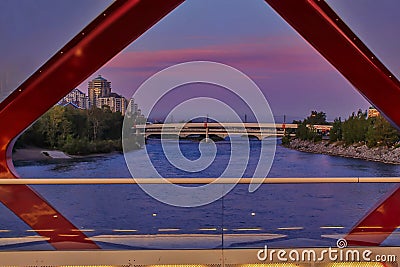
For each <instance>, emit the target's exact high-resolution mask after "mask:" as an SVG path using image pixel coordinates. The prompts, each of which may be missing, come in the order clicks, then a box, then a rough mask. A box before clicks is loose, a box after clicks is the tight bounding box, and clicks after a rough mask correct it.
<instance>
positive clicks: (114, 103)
mask: <svg viewBox="0 0 400 267" xmlns="http://www.w3.org/2000/svg"><path fill="white" fill-rule="evenodd" d="M96 106H97V107H98V108H104V107H105V106H108V107H109V108H110V110H111V111H112V112H121V113H122V114H123V115H124V114H125V111H126V107H127V101H126V99H125V97H123V96H120V95H119V94H116V93H111V94H110V95H108V96H106V97H99V98H98V99H97V103H96Z"/></svg>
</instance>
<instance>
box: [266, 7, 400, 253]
mask: <svg viewBox="0 0 400 267" xmlns="http://www.w3.org/2000/svg"><path fill="white" fill-rule="evenodd" d="M265 1H266V2H267V3H268V4H269V5H271V6H272V7H273V8H274V9H275V10H276V11H277V12H278V13H279V14H280V15H281V16H282V17H283V18H284V19H285V20H286V21H287V22H288V23H289V24H290V25H291V26H292V27H293V28H294V29H296V30H297V31H298V32H299V33H300V34H301V35H302V36H303V37H304V38H305V39H306V40H307V41H308V42H309V43H310V44H311V45H312V46H313V47H314V48H315V49H317V50H318V51H319V52H320V53H321V54H322V55H323V56H324V57H325V58H326V59H327V60H328V61H329V62H330V63H331V64H332V65H333V66H334V67H335V68H336V69H337V70H338V71H340V72H341V73H342V75H344V76H345V77H346V78H347V79H348V80H349V81H350V82H351V83H352V84H353V85H354V87H355V88H357V89H358V91H359V92H360V93H361V94H363V95H364V96H365V97H366V98H367V99H368V100H369V101H370V102H371V103H373V104H374V105H375V106H376V107H377V108H378V109H379V110H380V111H381V112H382V113H383V114H384V115H385V116H386V117H387V118H388V119H389V120H390V121H391V122H392V123H393V124H394V125H396V126H397V128H399V129H400V112H399V110H398V105H399V103H400V83H399V81H398V80H397V79H396V77H395V76H394V75H393V74H392V73H390V71H389V70H388V69H387V68H386V67H385V66H384V65H383V64H382V63H381V62H380V61H379V60H378V59H377V58H376V56H375V55H374V54H373V53H372V52H371V51H370V50H369V49H368V48H367V47H366V46H365V45H364V44H363V43H362V42H361V41H360V40H359V39H358V38H357V36H356V35H355V34H354V33H353V32H352V31H351V30H350V29H349V28H348V27H347V26H346V25H345V23H344V22H343V21H342V20H341V19H340V17H339V16H338V15H337V14H336V13H335V12H334V11H333V10H332V9H331V8H330V7H329V6H328V5H327V4H326V3H325V2H324V1H321V0H296V1H292V0H265ZM399 225H400V188H399V189H397V190H395V191H394V192H393V193H392V194H391V195H390V196H389V197H388V198H387V199H385V200H384V201H383V202H382V203H380V204H379V205H377V207H376V208H374V209H373V210H372V211H371V212H369V213H368V214H367V215H366V216H365V218H363V219H362V220H361V221H360V222H359V223H357V225H356V226H355V227H354V228H353V229H352V230H351V231H350V233H349V234H348V235H347V236H346V239H347V241H348V244H349V245H360V246H362V245H375V246H376V245H380V244H381V243H382V242H383V241H384V240H385V239H386V238H387V237H388V236H389V235H390V234H391V233H392V232H393V231H394V230H396V228H397V227H398V226H399Z"/></svg>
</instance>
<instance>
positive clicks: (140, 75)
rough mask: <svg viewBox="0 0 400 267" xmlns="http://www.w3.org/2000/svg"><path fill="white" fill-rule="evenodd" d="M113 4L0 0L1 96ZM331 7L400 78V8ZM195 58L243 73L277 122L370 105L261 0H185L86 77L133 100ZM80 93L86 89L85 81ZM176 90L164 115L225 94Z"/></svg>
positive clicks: (394, 2)
mask: <svg viewBox="0 0 400 267" xmlns="http://www.w3.org/2000/svg"><path fill="white" fill-rule="evenodd" d="M54 2H56V3H54ZM109 3H110V1H98V0H82V1H81V0H79V1H78V0H74V1H51V0H36V1H30V0H12V1H11V0H1V1H0V34H1V36H2V37H1V41H0V56H1V58H2V62H1V63H0V81H1V83H0V85H1V88H2V90H1V92H0V93H2V94H3V97H4V95H5V94H6V93H5V92H7V90H9V89H14V88H15V87H16V86H17V85H18V84H19V83H20V82H22V81H23V80H24V79H25V78H26V77H27V76H28V75H29V74H30V73H32V72H33V71H34V70H35V69H36V68H37V67H39V66H40V65H41V64H42V63H43V62H44V61H45V60H46V59H47V58H48V57H49V56H51V55H52V54H53V53H54V52H55V51H57V50H58V49H59V48H60V47H61V46H62V45H63V44H64V43H65V42H67V41H68V40H69V39H70V38H71V37H72V36H74V35H75V34H76V33H77V32H78V31H79V30H80V29H81V28H83V26H84V25H86V24H87V23H89V22H90V20H91V19H93V18H94V17H95V16H96V15H97V14H98V13H99V12H100V11H101V10H102V9H104V8H105V7H107V5H108V4H109ZM328 3H329V4H331V6H332V7H333V8H334V9H335V10H336V11H337V12H338V13H339V14H340V15H341V16H342V18H343V19H344V20H345V21H346V22H347V23H348V24H349V26H350V27H352V29H353V31H355V32H356V33H357V34H358V35H359V36H360V37H361V39H362V40H364V41H365V42H366V44H367V45H368V46H369V47H370V49H371V50H373V51H374V52H375V53H376V55H377V56H378V57H379V58H380V59H381V60H382V61H383V62H384V63H385V64H386V65H387V66H388V67H389V68H390V69H391V71H392V72H393V73H394V74H395V75H396V76H397V77H400V67H399V65H400V63H399V62H400V51H399V49H398V48H399V47H400V37H399V35H398V26H399V25H400V19H399V18H398V16H397V11H398V10H400V2H399V1H398V0H382V1H376V0H353V1H347V0H330V1H328ZM78 5H79V6H78ZM21 18H23V20H20V19H21ZM371 18H372V19H371ZM4 36H6V37H8V38H3V37H4ZM4 40H6V41H4ZM193 60H209V61H216V62H220V63H224V64H227V65H230V66H232V67H234V68H237V69H239V70H240V71H242V72H243V73H245V74H246V75H248V76H249V77H250V78H252V79H253V80H254V81H255V82H256V83H257V85H258V86H259V87H260V88H261V90H262V92H263V94H264V95H265V97H266V99H267V100H268V102H269V103H270V106H271V108H272V111H273V114H274V115H275V116H276V117H277V118H279V117H282V116H283V115H284V114H285V115H287V116H288V117H289V118H291V119H299V118H303V117H305V116H307V115H308V114H309V113H310V111H311V110H322V111H325V112H326V113H327V114H328V119H330V120H333V118H334V117H337V116H341V117H342V118H345V117H347V116H348V115H349V114H350V113H351V112H352V111H355V110H357V109H358V108H362V109H366V108H368V106H369V104H368V103H367V102H366V101H365V100H364V99H363V98H362V97H361V95H360V94H359V93H358V92H357V91H356V90H355V89H354V88H353V87H352V86H351V85H350V84H349V83H348V82H347V81H346V80H345V79H344V78H343V77H342V76H341V75H340V74H339V73H338V72H337V71H336V70H335V69H334V68H332V67H331V65H330V64H329V63H328V62H327V61H326V60H325V59H323V58H322V57H321V56H320V55H319V54H318V53H317V52H316V51H315V50H314V49H313V48H312V47H310V45H308V43H306V42H305V41H304V40H303V39H302V38H301V37H300V36H299V35H298V34H297V33H296V32H295V31H294V30H293V29H291V27H290V26H288V25H287V24H286V22H284V21H283V20H282V19H281V18H280V17H279V16H278V15H277V14H276V13H275V12H274V11H273V10H272V9H271V8H270V7H269V6H268V5H267V4H265V2H264V1H262V0H188V1H186V2H185V3H184V4H182V5H181V6H180V7H178V8H177V9H176V10H175V11H173V12H172V13H171V14H170V15H168V16H167V17H166V18H164V19H163V20H162V21H160V22H159V23H158V24H157V25H155V26H154V27H153V28H152V29H150V30H149V31H148V32H147V33H146V34H144V35H143V36H142V37H140V38H139V39H138V40H137V41H136V42H134V43H133V44H131V45H130V46H129V47H128V48H126V49H125V50H124V51H123V52H122V53H120V54H119V55H117V56H116V57H115V58H114V59H113V60H111V61H110V62H109V63H108V64H106V65H105V66H104V67H103V68H101V69H100V70H99V71H97V72H96V73H94V74H93V75H92V76H91V77H90V79H93V78H94V77H96V76H97V75H98V74H101V75H102V76H103V77H105V78H107V79H108V80H110V81H111V82H112V87H113V90H114V91H116V92H118V93H120V94H123V95H124V96H126V97H128V98H129V97H130V96H131V95H132V94H133V93H134V91H135V90H136V89H137V88H138V87H139V86H140V84H141V83H142V82H143V81H145V80H146V79H148V78H149V77H150V76H151V75H153V74H155V73H156V72H158V71H160V70H162V69H164V68H166V67H169V66H171V65H174V64H177V63H182V62H187V61H193ZM13 87H14V88H13ZM79 88H80V89H81V90H82V91H86V88H87V81H85V82H84V83H83V84H81V85H80V86H79ZM178 91H179V92H178ZM178 91H177V92H176V93H175V95H173V94H172V95H170V96H167V98H166V100H164V103H166V104H165V105H164V106H163V105H159V110H158V111H157V112H159V114H160V116H161V114H162V113H163V112H164V111H165V110H168V108H167V106H168V103H169V105H171V101H172V102H173V101H175V102H176V104H178V103H179V101H180V100H182V99H188V98H190V97H192V96H209V97H215V98H219V99H221V98H222V99H223V98H224V97H225V93H224V92H223V90H220V89H215V88H214V89H213V88H212V87H210V86H205V85H202V86H187V88H185V89H181V90H178ZM249 94H251V92H249ZM168 97H169V98H168ZM226 97H227V98H229V95H226ZM0 99H2V97H1V94H0ZM174 104H175V103H174ZM139 105H140V103H139ZM164 108H165V110H163V109H164ZM180 116H182V119H184V114H176V117H177V119H180ZM278 120H279V119H278Z"/></svg>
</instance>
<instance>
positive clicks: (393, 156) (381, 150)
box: [286, 139, 400, 164]
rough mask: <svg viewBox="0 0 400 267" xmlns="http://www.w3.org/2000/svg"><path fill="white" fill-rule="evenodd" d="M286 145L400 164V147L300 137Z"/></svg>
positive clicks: (309, 150) (301, 149) (327, 153)
mask: <svg viewBox="0 0 400 267" xmlns="http://www.w3.org/2000/svg"><path fill="white" fill-rule="evenodd" d="M286 147H288V148H291V149H295V150H298V151H302V152H308V153H316V154H326V155H331V156H340V157H346V158H355V159H363V160H368V161H376V162H382V163H387V164H400V148H387V147H386V146H379V147H373V148H369V147H368V146H366V145H365V144H363V143H358V144H353V145H350V146H345V145H344V144H343V142H333V143H330V142H329V141H325V140H323V141H320V142H316V143H314V142H312V141H303V140H300V139H292V140H291V141H290V144H289V145H287V146H286Z"/></svg>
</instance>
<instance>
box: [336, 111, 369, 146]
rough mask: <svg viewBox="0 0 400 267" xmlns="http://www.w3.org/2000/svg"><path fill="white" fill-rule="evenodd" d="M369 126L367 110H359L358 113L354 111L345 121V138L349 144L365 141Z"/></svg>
mask: <svg viewBox="0 0 400 267" xmlns="http://www.w3.org/2000/svg"><path fill="white" fill-rule="evenodd" d="M368 126H369V122H368V120H367V113H366V112H362V110H358V112H357V114H355V113H354V112H353V113H352V115H351V116H350V117H349V118H348V119H347V120H346V121H345V122H344V123H343V126H342V128H343V136H342V137H343V140H344V141H345V143H346V144H347V145H350V144H354V143H359V142H365V135H366V132H367V130H368Z"/></svg>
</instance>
